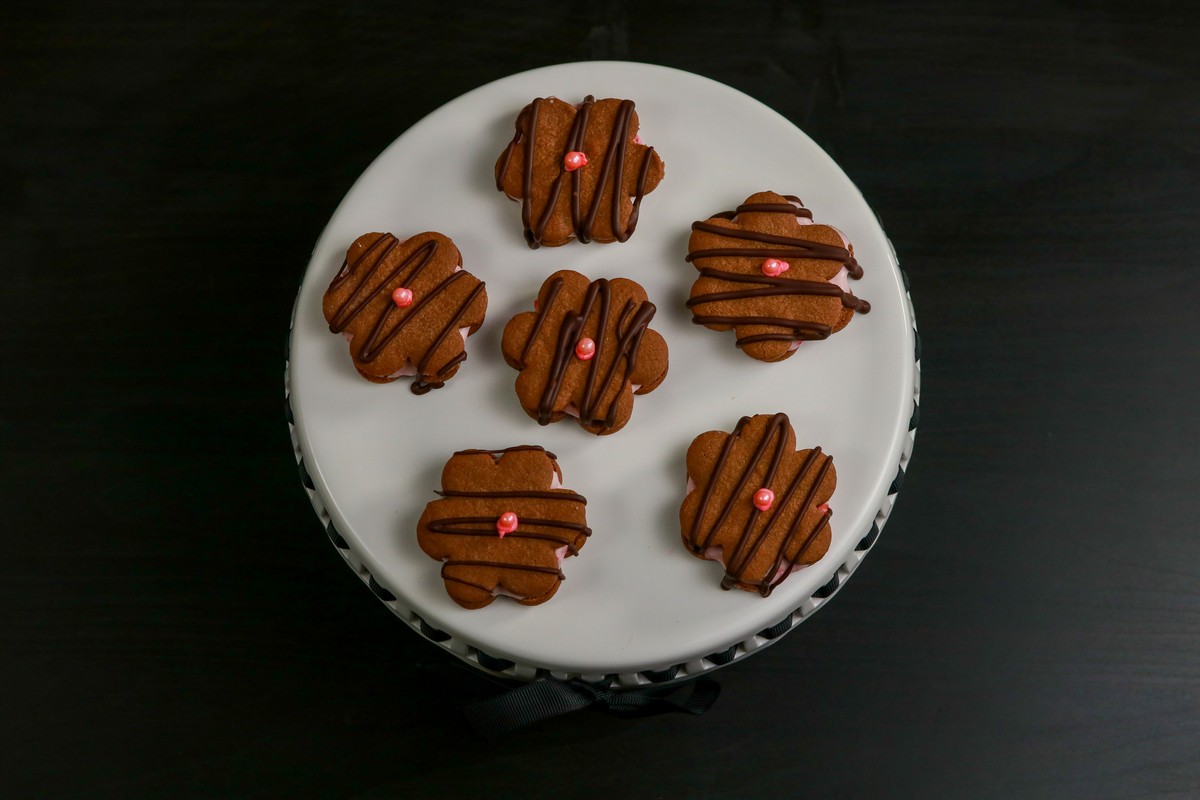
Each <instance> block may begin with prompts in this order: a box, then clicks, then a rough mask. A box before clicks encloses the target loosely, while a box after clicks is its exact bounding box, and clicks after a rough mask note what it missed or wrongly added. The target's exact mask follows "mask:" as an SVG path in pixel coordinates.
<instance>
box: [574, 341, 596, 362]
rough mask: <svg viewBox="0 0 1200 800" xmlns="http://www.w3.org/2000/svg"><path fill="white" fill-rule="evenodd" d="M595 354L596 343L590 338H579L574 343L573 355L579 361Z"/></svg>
mask: <svg viewBox="0 0 1200 800" xmlns="http://www.w3.org/2000/svg"><path fill="white" fill-rule="evenodd" d="M594 355H596V343H595V342H593V341H592V340H591V339H580V340H579V343H578V344H576V345H575V357H576V358H578V359H579V360H581V361H589V360H590V359H591V358H592V356H594Z"/></svg>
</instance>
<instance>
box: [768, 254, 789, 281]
mask: <svg viewBox="0 0 1200 800" xmlns="http://www.w3.org/2000/svg"><path fill="white" fill-rule="evenodd" d="M789 267H791V264H789V263H788V262H786V261H780V260H779V259H778V258H768V259H767V260H766V261H764V262H763V263H762V271H763V274H764V275H769V276H770V277H772V278H774V277H776V276H778V275H782V274H783V273H785V272H787V271H788V268H789Z"/></svg>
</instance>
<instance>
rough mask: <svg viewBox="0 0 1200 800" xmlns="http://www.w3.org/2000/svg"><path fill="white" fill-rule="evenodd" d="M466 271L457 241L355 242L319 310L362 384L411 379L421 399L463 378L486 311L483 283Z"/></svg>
mask: <svg viewBox="0 0 1200 800" xmlns="http://www.w3.org/2000/svg"><path fill="white" fill-rule="evenodd" d="M461 264H462V257H461V256H460V255H459V252H458V248H457V247H455V246H454V242H452V241H450V239H449V238H448V237H446V236H443V235H442V234H440V233H436V232H433V231H429V232H426V233H418V234H417V235H416V236H412V237H409V238H408V239H404V240H401V239H398V238H396V237H395V236H393V235H392V234H390V233H365V234H363V235H362V236H360V237H358V238H357V239H355V240H354V243H353V244H351V245H350V249H349V250H347V251H346V259H345V260H344V261H343V262H342V267H341V269H340V270H338V274H337V275H336V276H335V277H334V279H333V282H332V283H330V284H329V288H328V289H326V290H325V298H324V300H323V302H322V307H323V310H324V312H325V320H326V321H327V322H328V323H329V330H330V331H332V332H333V333H341V334H342V335H344V336H346V337H347V338H349V339H350V355H351V357H352V358H353V359H354V367H355V369H357V370H358V371H359V373H360V374H361V375H362V376H363V377H364V378H366V379H367V380H369V381H373V382H375V383H388V382H389V381H393V380H395V379H396V378H399V377H402V376H406V375H412V376H415V380H414V381H413V384H412V391H413V393H415V394H424V393H425V392H428V391H429V390H430V389H437V388H439V387H441V386H442V385H443V384H444V383H445V382H446V381H448V380H450V378H452V377H453V376H454V374H455V373H456V372H458V367H459V365H460V364H461V363H462V362H463V361H464V360H465V359H466V357H467V353H466V349H465V346H466V336H469V335H470V334H472V333H474V332H475V331H476V330H478V329H479V326H480V325H481V324H483V318H484V314H485V313H486V312H487V292H486V291H484V284H483V282H482V281H480V280H479V279H478V278H476V277H475V276H474V275H472V274H471V273H469V272H467V271H466V270H463V269H462V268H461ZM462 328H466V329H467V330H466V332H465V334H464V335H460V329H462Z"/></svg>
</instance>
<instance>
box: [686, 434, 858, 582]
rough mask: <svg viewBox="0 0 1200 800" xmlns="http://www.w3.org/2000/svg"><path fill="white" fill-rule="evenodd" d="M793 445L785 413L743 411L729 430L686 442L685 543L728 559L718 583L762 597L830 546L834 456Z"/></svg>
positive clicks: (702, 554) (707, 554) (703, 555)
mask: <svg viewBox="0 0 1200 800" xmlns="http://www.w3.org/2000/svg"><path fill="white" fill-rule="evenodd" d="M795 448H796V433H795V431H793V430H792V425H791V422H789V421H788V418H787V415H786V414H775V415H773V416H772V415H768V414H759V415H757V416H754V417H742V418H741V420H739V421H738V424H737V427H736V428H734V430H733V433H725V432H724V431H709V432H708V433H702V434H700V435H699V436H697V437H696V438H695V439H694V440H693V441H692V444H691V446H690V447H689V448H688V452H687V471H688V494H687V496H686V497H684V499H683V505H682V506H681V507H680V509H679V524H680V528H681V531H682V534H683V544H684V546H685V547H687V549H688V552H690V553H691V554H692V555H694V556H696V557H697V558H704V559H709V560H712V561H721V562H722V563H723V564H724V565H725V577H724V578H723V579H722V580H721V588H722V589H730V588H733V587H735V586H736V587H737V588H739V589H745V590H746V591H750V592H758V593H759V594H761V595H762V596H763V597H766V596H767V595H769V594H770V593H771V591H772V590H773V589H774V588H775V587H776V586H778V585H779V584H780V583H781V582H782V581H783V579H784V578H786V577H787V576H788V575H790V574H791V573H792V572H793V571H795V570H797V569H800V568H801V567H805V566H808V565H809V564H812V563H814V562H816V561H818V560H819V559H820V558H821V557H822V556H823V555H825V552H826V551H827V550H828V549H829V541H830V528H829V518H830V517H831V516H832V514H833V512H832V511H830V510H829V506H828V505H826V501H828V500H829V498H830V497H831V496H832V495H833V490H834V487H835V486H836V485H837V472H836V471H835V470H834V468H833V458H832V457H830V456H828V455H825V454H824V453H822V452H821V448H819V447H817V448H814V449H812V450H800V451H797V450H796V449H795Z"/></svg>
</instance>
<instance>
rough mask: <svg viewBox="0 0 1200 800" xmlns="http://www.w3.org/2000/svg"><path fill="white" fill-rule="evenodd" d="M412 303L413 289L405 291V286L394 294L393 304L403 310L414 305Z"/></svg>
mask: <svg viewBox="0 0 1200 800" xmlns="http://www.w3.org/2000/svg"><path fill="white" fill-rule="evenodd" d="M412 301H413V293H412V289H405V288H404V287H403V286H401V287H400V288H399V289H397V290H396V291H394V292H392V302H393V303H395V304H396V305H398V306H400V307H401V308H404V307H405V306H410V305H412Z"/></svg>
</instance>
